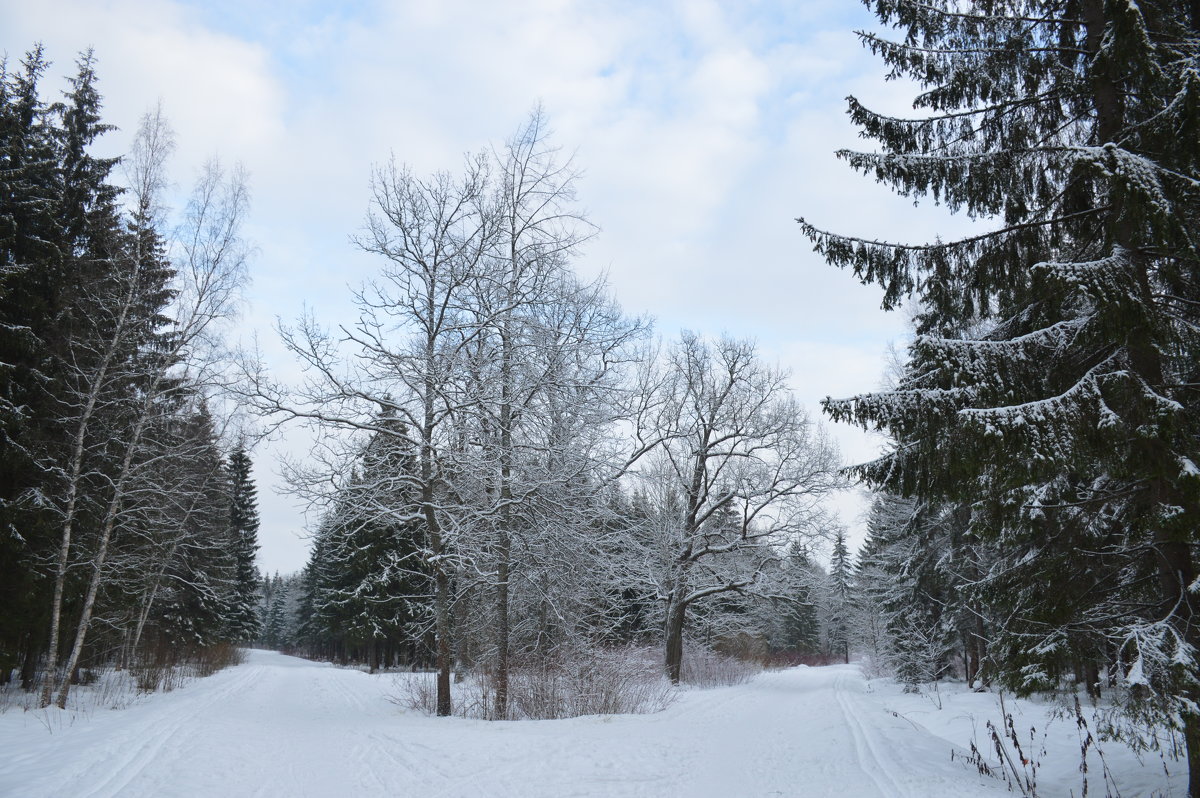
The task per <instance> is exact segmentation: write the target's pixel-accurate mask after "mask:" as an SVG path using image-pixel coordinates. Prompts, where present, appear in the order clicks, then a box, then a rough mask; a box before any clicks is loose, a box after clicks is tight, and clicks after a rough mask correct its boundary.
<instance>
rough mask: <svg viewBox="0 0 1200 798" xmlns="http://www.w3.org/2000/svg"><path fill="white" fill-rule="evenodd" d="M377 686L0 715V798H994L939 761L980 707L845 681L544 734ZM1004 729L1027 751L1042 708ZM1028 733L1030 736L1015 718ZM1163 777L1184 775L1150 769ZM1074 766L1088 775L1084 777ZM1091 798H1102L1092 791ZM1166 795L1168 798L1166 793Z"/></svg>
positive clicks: (531, 724)
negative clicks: (424, 705) (420, 707)
mask: <svg viewBox="0 0 1200 798" xmlns="http://www.w3.org/2000/svg"><path fill="white" fill-rule="evenodd" d="M396 678H408V677H403V676H402V677H394V676H391V675H375V676H371V675H367V674H365V673H362V672H359V671H355V670H345V669H339V668H334V667H331V666H329V665H321V664H316V663H312V662H307V661H305V660H300V659H295V658H292V657H287V656H283V655H281V654H276V653H272V652H264V651H251V652H249V656H248V660H247V662H246V663H245V664H243V665H240V666H237V667H235V668H231V669H228V670H226V671H223V672H220V673H218V674H216V675H214V676H212V677H209V678H207V679H201V680H197V681H194V682H191V683H190V684H188V685H187V686H186V687H185V688H183V689H181V690H177V691H175V692H172V693H168V694H162V695H154V696H150V697H147V698H146V699H144V700H141V701H138V702H136V703H135V704H134V705H133V706H130V707H128V708H125V709H121V710H114V711H107V710H97V711H95V712H92V713H90V714H87V715H79V716H71V715H69V714H67V713H61V712H58V711H57V710H51V711H49V713H48V714H47V713H42V712H22V711H21V710H20V709H12V710H10V711H8V712H6V713H3V714H0V795H2V796H22V797H23V798H36V797H37V796H77V797H78V798H85V797H86V796H122V798H135V797H136V796H147V797H148V798H149V797H150V796H153V797H154V798H162V797H165V796H350V795H352V796H375V795H378V796H421V798H436V797H437V796H472V797H474V796H522V798H533V797H535V796H554V798H559V797H560V796H739V797H740V796H745V797H747V798H749V797H751V796H839V798H860V797H861V798H869V797H871V796H887V797H888V798H891V796H897V797H899V798H904V797H905V796H912V797H913V798H917V797H919V798H938V797H939V796H946V798H970V797H971V796H989V795H1008V794H1009V793H1008V791H1007V789H1006V788H1005V786H1004V785H1003V784H1002V783H1000V782H998V781H996V780H994V779H990V778H986V777H981V776H979V775H978V774H977V773H976V772H975V770H974V769H973V768H971V767H970V766H969V765H966V764H965V763H964V762H962V761H961V760H958V758H957V756H956V758H955V761H952V759H951V751H952V750H956V751H957V753H958V754H964V753H965V751H963V748H964V747H965V746H967V745H968V744H969V742H970V740H971V734H972V729H973V728H977V729H978V730H979V731H978V739H979V741H980V747H981V748H983V747H984V746H983V741H984V734H985V732H984V723H985V720H986V717H989V716H990V717H993V718H998V717H999V710H998V707H997V706H996V700H995V697H994V696H988V695H978V694H972V693H966V692H963V691H953V690H950V691H943V692H942V693H941V695H940V700H941V704H942V708H941V709H938V708H937V707H936V703H935V701H934V700H932V699H931V698H930V697H926V696H911V695H903V694H901V693H900V691H899V689H898V688H896V687H895V686H894V685H892V684H891V683H890V682H886V681H884V680H875V681H873V682H871V683H868V682H866V681H865V680H864V679H863V677H862V675H861V674H860V672H859V670H858V668H857V667H856V666H853V665H850V666H833V667H827V668H803V667H801V668H796V669H792V670H787V671H780V672H773V673H766V674H762V675H760V676H758V677H757V678H755V679H754V680H753V681H751V682H750V683H748V684H744V685H740V686H737V687H729V688H720V689H714V690H703V691H701V690H688V691H684V692H683V694H682V695H681V696H680V698H679V700H678V701H676V702H675V703H674V704H672V705H671V706H670V707H669V708H668V709H666V710H665V711H663V712H660V713H657V714H654V715H638V716H633V715H623V716H593V717H584V718H574V719H571V720H557V721H519V722H505V723H496V722H487V721H475V720H463V719H459V718H450V719H445V718H442V719H439V718H430V717H425V716H421V715H418V714H415V713H412V712H408V711H405V710H402V709H401V708H400V707H399V706H397V704H396V703H394V702H393V701H390V700H389V697H390V696H394V695H396V694H397V693H398V692H399V690H398V688H397V685H396V683H395V680H396ZM1019 708H1020V709H1022V711H1023V712H1024V713H1025V715H1024V716H1021V717H1019V718H1018V723H1017V725H1018V727H1022V726H1023V727H1024V728H1026V729H1027V728H1028V726H1029V725H1031V723H1032V725H1036V726H1037V727H1038V732H1039V736H1040V735H1041V734H1043V733H1045V728H1044V720H1045V719H1044V713H1045V707H1044V706H1042V705H1039V704H1037V703H1023V704H1021V705H1020V707H1019ZM1033 716H1036V719H1035V720H1033V721H1031V717H1033ZM1046 748H1047V752H1048V753H1047V754H1046V756H1045V757H1043V766H1042V769H1041V772H1040V773H1039V784H1040V785H1041V787H1042V790H1041V792H1040V794H1042V795H1046V796H1058V795H1062V796H1067V795H1070V794H1072V791H1073V792H1074V794H1075V795H1078V794H1079V784H1080V782H1079V773H1078V765H1079V755H1078V750H1079V749H1078V739H1077V736H1076V732H1075V727H1074V723H1073V722H1067V721H1058V723H1057V726H1051V732H1050V736H1048V737H1047V738H1046ZM1105 753H1106V756H1107V758H1108V761H1109V766H1110V768H1113V769H1114V770H1116V771H1117V772H1118V774H1119V776H1120V777H1122V778H1124V779H1126V781H1125V782H1124V783H1121V784H1120V785H1119V786H1120V788H1121V793H1120V794H1121V795H1123V796H1126V797H1127V798H1129V797H1130V796H1134V795H1151V794H1154V791H1156V790H1157V791H1161V794H1163V795H1182V794H1183V792H1184V789H1183V782H1182V781H1180V780H1179V776H1173V777H1172V778H1171V779H1170V785H1168V782H1167V780H1166V779H1165V777H1164V775H1163V770H1162V762H1161V761H1159V760H1158V759H1157V758H1154V759H1150V760H1147V761H1146V762H1145V764H1144V766H1141V765H1139V764H1138V763H1137V762H1136V760H1134V759H1133V758H1132V757H1131V756H1130V755H1129V754H1128V752H1127V751H1123V750H1121V751H1118V750H1115V747H1114V746H1108V747H1106V749H1105ZM1170 765H1171V767H1172V770H1177V771H1179V772H1180V774H1182V772H1183V770H1184V768H1183V767H1182V765H1180V764H1178V763H1170ZM1093 767H1095V768H1096V769H1097V770H1098V769H1099V763H1098V762H1094V763H1093ZM1092 785H1093V786H1092V792H1091V794H1093V795H1103V794H1104V789H1103V786H1101V782H1099V781H1097V780H1095V778H1094V780H1093V782H1092ZM1168 786H1170V787H1171V788H1172V789H1173V791H1172V792H1169V791H1168Z"/></svg>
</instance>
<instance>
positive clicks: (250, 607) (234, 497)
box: [226, 444, 262, 641]
mask: <svg viewBox="0 0 1200 798" xmlns="http://www.w3.org/2000/svg"><path fill="white" fill-rule="evenodd" d="M250 466H251V464H250V455H249V454H247V453H246V447H245V445H243V444H238V446H237V447H236V448H235V449H234V450H233V453H232V454H230V455H229V465H228V471H229V537H230V541H229V542H230V546H231V548H232V551H233V556H234V561H235V562H234V568H235V573H234V579H233V584H232V589H231V591H230V595H229V599H228V601H229V609H228V612H227V615H226V623H227V628H228V631H227V635H228V639H230V640H236V641H250V640H254V639H256V638H257V637H258V636H259V635H260V634H261V633H262V622H261V620H260V619H259V617H258V586H259V582H260V576H259V573H258V567H257V566H256V564H255V560H256V558H257V556H258V498H257V493H258V490H257V488H256V487H255V485H254V478H253V477H252V476H251V475H250Z"/></svg>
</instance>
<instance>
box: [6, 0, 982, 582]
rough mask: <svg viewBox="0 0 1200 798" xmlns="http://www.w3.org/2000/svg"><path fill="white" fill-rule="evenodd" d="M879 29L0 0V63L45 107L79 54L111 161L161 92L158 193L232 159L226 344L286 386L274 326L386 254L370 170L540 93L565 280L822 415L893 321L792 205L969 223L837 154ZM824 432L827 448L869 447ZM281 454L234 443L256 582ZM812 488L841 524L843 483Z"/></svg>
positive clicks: (282, 539) (859, 529)
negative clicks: (568, 209) (245, 456)
mask: <svg viewBox="0 0 1200 798" xmlns="http://www.w3.org/2000/svg"><path fill="white" fill-rule="evenodd" d="M873 23H874V20H873V19H872V18H871V16H870V14H869V13H868V10H867V9H866V8H865V6H862V5H860V4H858V3H854V2H851V0H790V2H769V1H768V0H739V1H738V2H732V1H731V2H725V3H722V2H711V1H710V0H678V1H677V2H672V1H671V0H661V1H660V0H641V1H638V0H631V1H630V2H624V1H623V0H611V1H609V2H603V1H602V0H593V1H592V2H583V1H582V0H579V1H576V0H504V2H496V1H495V0H393V1H392V2H387V1H386V0H378V2H373V1H372V0H358V1H355V2H344V3H333V2H316V0H261V2H256V0H238V1H233V0H209V1H207V2H203V1H200V0H198V1H197V2H179V1H177V0H114V1H112V2H110V1H108V0H40V2H30V1H29V0H0V52H2V53H5V54H7V57H8V59H9V62H10V63H14V62H16V61H18V60H19V59H20V58H21V56H22V55H23V54H24V53H25V52H26V51H27V50H28V49H29V48H30V46H31V45H32V44H33V43H35V42H39V41H40V42H42V43H43V44H44V45H45V48H46V53H47V56H48V57H49V58H50V59H51V60H52V61H53V62H54V66H53V68H52V70H51V73H50V74H49V76H48V77H47V79H46V81H45V83H44V84H43V94H44V95H45V96H53V94H54V93H56V92H58V91H59V90H61V89H62V88H64V87H65V82H64V78H65V76H66V75H68V74H70V73H71V72H72V70H73V62H74V60H75V58H76V56H77V54H78V53H79V52H80V51H81V50H83V49H85V48H88V47H92V48H94V50H95V54H96V57H97V59H98V66H97V73H98V75H99V78H100V91H101V93H102V94H103V95H104V98H105V108H106V111H105V121H107V122H109V123H111V124H114V125H116V126H117V127H118V130H117V131H115V132H113V133H110V134H108V135H107V136H106V137H105V139H104V140H103V141H102V142H101V144H99V145H98V151H99V152H100V153H101V154H113V155H117V154H120V153H122V152H124V151H126V149H127V147H128V144H129V141H130V140H131V138H132V136H133V134H134V132H136V130H137V125H138V120H139V119H140V117H141V115H142V114H143V113H145V112H146V111H147V110H148V109H149V108H150V107H152V106H154V105H155V103H157V102H159V101H161V102H162V104H163V108H164V110H165V113H166V115H167V117H168V118H169V120H170V124H171V126H172V128H173V129H174V130H175V134H176V139H177V151H176V155H175V158H174V160H173V162H172V166H171V176H172V179H173V181H174V182H175V186H176V189H177V191H178V192H183V191H184V190H185V189H186V188H187V186H188V185H189V184H190V183H191V182H192V180H193V179H194V178H195V176H196V174H197V172H198V170H199V169H200V167H201V165H202V164H203V163H204V162H205V161H206V160H208V159H209V158H211V157H214V156H216V157H219V158H220V159H221V160H222V162H224V163H226V164H233V163H241V164H242V165H243V166H244V167H245V168H246V170H247V172H248V173H249V179H250V191H251V196H252V207H251V210H250V213H249V217H248V219H247V225H246V233H247V236H248V238H249V239H250V241H251V243H252V244H253V245H254V247H255V254H254V257H253V258H252V260H251V263H250V276H251V280H252V282H251V284H250V286H249V287H248V289H247V291H246V295H245V303H244V307H243V310H242V314H241V317H240V319H239V321H238V323H237V324H236V326H235V328H234V329H233V330H232V331H231V333H230V335H231V338H232V339H234V340H235V341H240V342H241V343H243V344H245V345H255V344H256V345H257V346H258V347H259V348H260V349H261V351H262V352H263V355H264V357H265V360H266V363H267V365H268V367H269V368H271V369H272V370H274V371H275V372H276V373H277V374H280V375H282V376H283V377H285V378H286V376H287V375H288V374H289V373H291V372H292V371H294V365H293V364H292V363H291V362H290V360H289V359H288V358H287V357H286V356H285V354H284V353H283V349H282V346H281V345H280V344H279V341H278V337H277V335H276V334H275V332H274V325H275V324H276V323H277V322H278V321H280V320H282V321H283V322H284V323H287V322H288V321H290V320H293V319H295V318H296V317H297V316H299V315H300V314H301V312H302V311H304V309H305V308H307V309H308V310H310V311H311V312H312V313H313V314H314V315H315V316H316V318H317V319H318V320H319V321H321V322H323V323H325V324H326V325H336V324H337V323H338V322H341V321H348V320H350V319H351V318H352V316H351V314H352V310H353V308H352V306H351V303H350V295H351V288H352V287H354V286H357V285H359V284H361V283H362V282H363V281H365V280H367V279H369V278H370V277H371V276H372V274H373V273H375V272H376V271H378V269H379V267H380V264H379V263H378V262H377V261H376V260H374V258H373V256H370V255H367V254H365V253H361V252H358V251H356V249H355V248H354V246H353V245H352V243H351V238H352V237H353V236H354V234H355V233H356V232H358V231H359V230H360V229H361V228H362V225H363V220H364V217H365V214H366V211H367V208H368V183H369V178H370V173H371V169H372V166H373V165H376V164H381V163H384V162H386V161H387V160H388V159H389V158H392V157H394V158H395V159H396V161H398V162H400V163H405V164H408V165H410V166H411V167H412V168H413V170H414V171H415V172H416V173H418V174H427V173H431V172H433V171H436V170H449V171H451V172H453V171H456V170H458V169H459V168H460V167H461V165H462V164H463V159H464V156H465V154H466V153H470V152H477V151H479V150H481V149H483V148H485V147H488V146H489V145H497V144H500V143H502V142H503V141H504V139H505V138H506V137H508V136H510V135H511V134H512V133H514V132H515V131H516V130H517V128H518V127H519V126H520V124H521V123H522V122H523V121H524V120H525V118H526V117H527V116H528V114H529V112H530V110H531V109H532V108H533V107H534V105H535V104H536V103H538V102H540V103H542V104H543V106H544V108H545V110H546V112H547V114H548V116H549V119H550V123H551V128H552V130H553V141H554V142H556V143H557V144H559V145H560V146H561V147H562V148H563V149H564V150H565V151H567V152H571V153H574V159H575V164H576V165H577V166H578V167H579V168H580V169H581V170H582V172H583V176H582V178H581V180H580V182H579V184H578V189H577V193H578V197H579V199H580V204H581V206H582V208H583V209H584V210H585V211H586V213H587V215H588V218H589V220H590V221H591V222H592V223H594V224H595V225H597V226H598V227H599V229H600V233H599V235H598V236H597V237H596V238H595V239H593V240H592V241H591V242H589V244H588V245H587V247H586V249H585V250H584V252H583V253H582V254H581V255H580V257H579V259H578V261H577V263H576V269H577V270H578V271H579V272H580V273H581V274H582V275H585V276H588V277H591V276H595V275H599V274H606V275H607V277H608V280H609V282H610V284H611V287H612V291H613V293H614V294H615V296H616V298H617V299H618V300H619V301H620V302H621V304H622V305H623V307H624V308H625V309H626V311H627V312H629V313H630V314H648V315H650V316H651V317H653V318H654V319H655V322H656V327H657V330H658V331H659V333H660V334H662V335H663V336H664V337H666V338H668V339H669V338H672V337H674V336H676V335H677V334H678V332H679V331H680V330H682V329H689V330H694V331H697V332H700V333H704V334H708V335H719V334H722V333H727V334H729V335H732V336H734V337H738V338H753V339H754V340H756V341H757V343H758V346H759V351H760V353H761V354H762V356H763V357H764V358H765V359H766V360H768V361H769V362H776V363H778V364H780V365H782V366H783V367H785V368H787V369H790V371H791V373H792V378H791V383H792V387H793V388H794V390H795V391H796V394H797V396H798V397H799V398H800V399H801V400H802V401H803V402H804V404H805V406H806V407H807V408H808V410H809V412H810V413H811V414H812V415H813V416H814V417H819V416H820V408H819V402H820V400H821V399H822V398H824V397H826V396H833V397H845V396H851V395H854V394H857V393H862V392H867V391H872V390H875V389H876V388H878V387H879V384H880V381H881V378H882V374H883V371H884V368H885V361H886V352H887V350H888V348H889V346H891V345H899V346H902V345H903V340H904V337H905V335H906V330H907V321H906V318H907V317H906V314H905V313H904V312H903V311H900V312H892V313H885V312H883V311H882V310H881V309H880V307H879V304H880V299H881V296H882V292H881V290H880V289H879V288H877V287H874V286H862V285H860V284H859V283H858V282H857V280H856V279H855V278H854V277H853V276H852V275H851V274H848V273H844V272H841V271H839V270H838V269H836V268H833V267H831V266H828V265H826V264H825V263H824V261H823V260H822V259H821V258H820V257H819V256H817V255H816V254H814V253H813V252H812V249H811V247H810V245H809V243H808V241H807V240H806V239H805V238H804V237H803V236H802V235H801V234H800V230H799V227H798V225H797V224H796V223H795V219H796V217H799V216H803V217H805V218H807V219H809V220H810V221H812V222H814V223H815V224H817V225H818V226H821V227H824V228H826V229H830V230H834V231H837V232H843V233H848V234H856V235H863V236H865V237H869V238H887V239H899V240H917V241H920V240H928V239H931V238H933V237H934V236H936V235H942V236H943V237H945V236H946V235H948V234H951V233H953V232H954V231H955V230H960V231H961V230H962V229H963V228H964V226H965V224H966V223H965V222H964V221H962V220H959V219H954V218H950V217H948V216H947V215H946V214H945V213H944V212H943V211H941V209H938V208H933V207H925V206H920V207H916V206H914V204H913V203H912V201H911V200H908V199H904V198H900V197H896V196H893V195H891V194H890V193H889V192H888V191H887V190H886V189H884V188H883V187H881V186H878V185H876V184H875V183H874V182H873V180H872V179H871V178H869V177H864V176H861V175H857V174H855V173H854V172H852V171H851V170H850V169H849V168H848V167H847V166H846V165H845V163H844V162H841V161H839V160H838V159H837V158H836V156H835V152H836V151H837V150H838V149H840V148H858V149H869V148H870V146H871V143H870V142H866V141H863V140H862V139H860V138H859V137H858V135H857V132H856V131H855V129H854V128H853V127H852V126H851V125H850V123H849V121H848V120H847V118H846V114H845V108H846V103H845V97H846V96H847V95H854V96H856V97H858V98H859V99H860V100H862V101H864V102H865V103H866V104H867V105H868V107H871V108H874V109H876V110H881V111H885V112H888V113H894V114H898V115H902V114H905V113H906V112H907V113H911V99H912V95H913V88H912V87H911V86H909V85H906V84H903V83H896V82H892V83H889V82H886V81H885V80H884V79H883V75H884V71H885V70H884V67H883V65H882V64H881V63H880V62H879V61H878V60H876V59H874V58H873V57H872V56H870V54H869V53H867V52H866V51H865V50H864V49H863V48H862V47H861V46H860V44H859V43H858V40H857V38H856V36H855V33H854V31H855V30H856V29H864V28H873V27H874V24H873ZM179 196H182V193H180V194H179ZM823 423H825V424H826V426H827V427H828V429H829V431H830V433H831V435H832V436H833V438H834V439H835V440H836V441H837V443H838V445H839V447H840V449H841V452H842V455H843V459H844V460H845V461H846V462H848V463H851V462H862V461H864V460H868V459H871V458H872V457H874V456H875V455H876V454H877V453H878V451H879V448H880V446H881V445H882V443H883V441H882V439H880V438H879V437H878V436H874V435H868V434H865V433H862V432H860V431H858V430H855V429H853V428H850V427H848V426H845V425H834V424H832V423H831V422H829V421H828V420H825V421H823ZM302 445H303V443H302V441H299V440H298V439H297V436H295V435H291V436H285V437H283V438H280V439H276V440H273V441H267V442H265V443H263V444H261V445H259V446H258V447H257V448H256V449H255V451H254V453H253V458H254V477H255V479H256V482H257V484H258V489H259V512H260V516H261V527H260V530H259V542H260V544H261V551H260V564H261V567H262V568H263V570H264V571H266V572H268V573H272V572H275V571H280V572H282V573H288V572H293V571H297V570H299V569H300V568H301V567H303V565H304V563H305V561H306V560H307V552H308V540H307V538H306V529H307V528H308V527H310V526H311V524H312V522H313V521H314V520H315V519H313V518H307V519H306V517H305V515H304V513H303V508H302V507H301V506H299V505H298V504H297V502H296V500H295V499H293V498H292V497H291V496H288V495H287V494H286V493H285V492H283V487H284V485H283V482H282V480H281V478H280V477H279V476H278V471H279V466H278V457H279V454H280V452H284V451H289V450H290V451H296V450H297V449H298V448H299V447H302ZM834 504H835V505H836V507H837V509H838V511H839V513H840V515H841V519H842V521H843V523H845V524H846V526H847V527H848V528H849V530H850V537H851V541H852V543H856V542H858V541H861V540H862V538H863V533H864V529H863V521H862V518H861V514H862V511H863V509H864V507H865V504H864V499H863V498H862V496H861V495H860V494H859V493H858V492H855V491H851V492H847V493H846V494H845V495H842V496H839V497H837V498H836V500H835V502H834Z"/></svg>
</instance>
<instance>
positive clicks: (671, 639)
mask: <svg viewBox="0 0 1200 798" xmlns="http://www.w3.org/2000/svg"><path fill="white" fill-rule="evenodd" d="M686 619H687V605H686V604H684V603H683V602H679V601H674V602H672V603H671V607H670V609H669V610H668V611H667V678H668V679H670V680H671V684H679V679H680V677H681V675H682V672H683V626H684V622H685V621H686Z"/></svg>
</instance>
